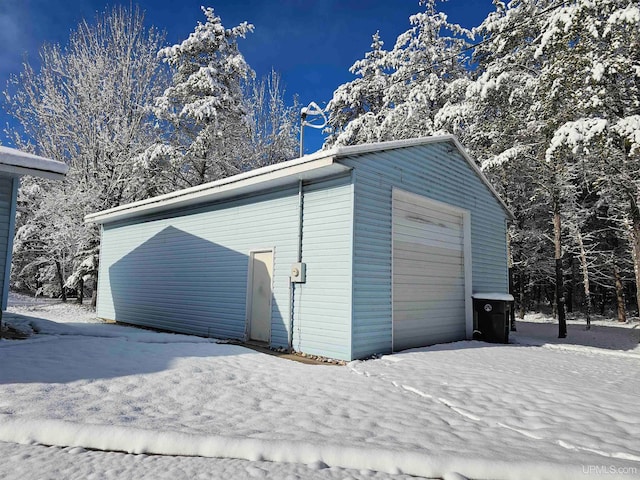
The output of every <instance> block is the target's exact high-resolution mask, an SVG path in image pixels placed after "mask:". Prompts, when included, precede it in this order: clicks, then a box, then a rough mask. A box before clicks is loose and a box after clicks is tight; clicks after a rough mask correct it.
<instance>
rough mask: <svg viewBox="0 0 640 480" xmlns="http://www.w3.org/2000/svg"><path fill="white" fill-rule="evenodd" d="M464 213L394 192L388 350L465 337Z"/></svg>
mask: <svg viewBox="0 0 640 480" xmlns="http://www.w3.org/2000/svg"><path fill="white" fill-rule="evenodd" d="M464 231H465V229H464V214H463V212H462V211H459V210H457V209H454V208H452V207H447V206H444V205H443V204H440V203H436V202H433V201H432V200H429V199H427V198H425V197H422V196H419V195H415V194H412V193H408V192H404V191H402V190H397V189H394V191H393V349H394V350H403V349H406V348H412V347H420V346H425V345H432V344H435V343H442V342H449V341H454V340H462V339H464V338H466V303H465V302H466V301H468V300H467V299H466V298H465V297H466V294H465V259H464V251H465V248H464V245H465V239H464Z"/></svg>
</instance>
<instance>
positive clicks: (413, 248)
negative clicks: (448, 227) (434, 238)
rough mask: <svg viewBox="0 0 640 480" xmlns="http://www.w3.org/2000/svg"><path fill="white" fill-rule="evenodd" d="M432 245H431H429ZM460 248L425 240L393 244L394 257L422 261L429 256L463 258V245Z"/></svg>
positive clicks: (395, 242)
mask: <svg viewBox="0 0 640 480" xmlns="http://www.w3.org/2000/svg"><path fill="white" fill-rule="evenodd" d="M428 243H431V245H428ZM457 247H458V248H456V247H455V246H453V245H451V244H449V243H436V242H429V241H428V240H425V241H424V242H422V243H409V242H402V241H394V242H393V251H394V257H400V258H404V259H407V260H409V259H416V260H421V259H423V258H426V256H427V255H434V256H445V257H454V258H462V253H461V251H462V245H458V246H457Z"/></svg>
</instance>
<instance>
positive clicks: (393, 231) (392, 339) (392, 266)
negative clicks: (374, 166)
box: [391, 185, 397, 353]
mask: <svg viewBox="0 0 640 480" xmlns="http://www.w3.org/2000/svg"><path fill="white" fill-rule="evenodd" d="M396 189H397V187H396V186H394V185H392V186H391V353H393V352H394V350H393V345H394V344H393V341H394V338H393V327H394V325H393V322H394V318H393V314H394V310H393V290H394V284H393V271H394V264H395V262H394V260H393V252H394V250H393V247H394V240H395V236H396V228H395V219H394V212H395V203H396V202H395V195H394V194H393V193H394V191H395V190H396Z"/></svg>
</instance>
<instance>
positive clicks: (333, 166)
mask: <svg viewBox="0 0 640 480" xmlns="http://www.w3.org/2000/svg"><path fill="white" fill-rule="evenodd" d="M441 142H453V144H454V145H455V146H456V148H457V149H458V151H459V152H460V154H461V155H462V157H463V158H464V159H465V160H466V161H467V163H468V164H469V165H470V166H471V168H473V170H474V171H475V172H476V174H477V175H478V177H480V179H481V180H482V182H483V183H484V184H485V185H486V186H487V187H488V188H489V190H491V192H492V193H493V195H494V196H495V197H496V199H497V200H498V201H499V202H500V204H501V205H502V207H503V208H504V210H505V212H506V213H507V215H508V216H509V218H511V219H513V218H514V217H513V214H512V213H511V212H510V211H509V208H508V207H507V205H506V204H505V203H504V201H503V200H502V199H501V198H500V196H499V195H498V193H497V192H496V190H495V189H494V188H493V186H492V185H491V183H489V180H488V179H487V177H486V176H485V175H484V174H483V173H482V171H481V170H480V169H479V168H478V166H477V165H476V164H475V162H474V161H473V160H472V159H471V157H470V156H469V155H468V154H467V153H466V151H465V150H464V147H463V146H462V145H461V144H460V142H459V141H458V139H457V138H456V137H455V136H454V135H441V136H434V137H423V138H411V139H408V140H396V141H391V142H380V143H367V144H363V145H353V146H348V147H337V148H333V149H331V150H320V151H318V152H315V153H313V154H311V155H305V156H304V157H301V158H296V159H293V160H288V161H286V162H282V163H277V164H274V165H269V166H267V167H262V168H258V169H255V170H250V171H248V172H244V173H241V174H238V175H234V176H232V177H227V178H223V179H221V180H217V181H215V182H211V183H205V184H203V185H198V186H195V187H191V188H187V189H184V190H178V191H176V192H172V193H168V194H166V195H160V196H158V197H153V198H148V199H146V200H140V201H138V202H133V203H129V204H126V205H121V206H119V207H115V208H111V209H109V210H104V211H102V212H96V213H92V214H90V215H87V216H86V217H85V222H87V223H109V222H114V221H117V220H124V219H127V218H131V217H137V216H139V215H148V214H152V213H158V212H161V211H164V210H168V209H171V208H180V207H185V206H190V205H195V204H197V203H201V202H208V201H214V200H222V199H224V198H230V197H233V196H237V195H242V194H247V193H256V192H259V191H262V190H265V189H267V188H272V187H276V186H283V185H287V184H291V183H292V182H294V181H296V180H300V179H302V180H308V179H312V178H319V177H322V176H325V175H330V174H332V173H338V172H340V171H346V170H348V168H347V167H346V166H344V165H341V164H340V163H337V161H339V159H340V158H341V157H348V156H354V155H362V154H366V153H370V152H380V151H384V150H393V149H398V148H407V147H413V146H417V145H426V144H430V143H441Z"/></svg>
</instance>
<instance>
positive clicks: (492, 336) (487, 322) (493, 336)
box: [472, 293, 513, 343]
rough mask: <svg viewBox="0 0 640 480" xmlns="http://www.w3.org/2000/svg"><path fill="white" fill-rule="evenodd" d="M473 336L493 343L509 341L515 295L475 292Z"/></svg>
mask: <svg viewBox="0 0 640 480" xmlns="http://www.w3.org/2000/svg"><path fill="white" fill-rule="evenodd" d="M472 298H473V338H474V339H475V340H482V341H485V342H492V343H509V327H510V314H511V309H512V308H513V297H512V296H511V295H509V294H507V293H474V294H473V295H472Z"/></svg>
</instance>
